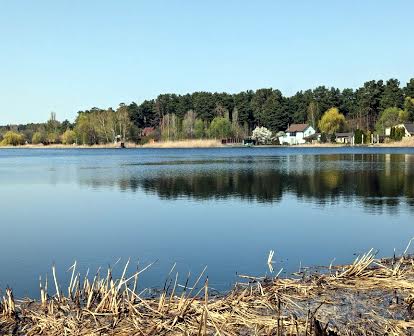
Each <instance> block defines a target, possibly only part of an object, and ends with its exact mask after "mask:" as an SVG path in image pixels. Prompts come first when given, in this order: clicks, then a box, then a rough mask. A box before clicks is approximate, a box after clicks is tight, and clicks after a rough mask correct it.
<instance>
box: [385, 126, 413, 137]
mask: <svg viewBox="0 0 414 336" xmlns="http://www.w3.org/2000/svg"><path fill="white" fill-rule="evenodd" d="M394 127H398V128H403V129H404V131H405V135H404V136H405V137H412V136H414V124H413V123H411V124H408V123H405V124H398V125H395V126H394ZM391 128H392V127H387V128H386V129H385V136H388V137H389V136H390V135H391Z"/></svg>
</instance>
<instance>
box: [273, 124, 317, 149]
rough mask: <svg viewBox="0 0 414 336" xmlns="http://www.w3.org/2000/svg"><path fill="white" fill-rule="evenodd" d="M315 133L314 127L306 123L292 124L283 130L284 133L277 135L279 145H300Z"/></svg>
mask: <svg viewBox="0 0 414 336" xmlns="http://www.w3.org/2000/svg"><path fill="white" fill-rule="evenodd" d="M315 133H316V131H315V129H314V128H313V127H312V126H310V125H308V124H292V125H290V126H289V127H288V129H287V130H286V131H285V135H284V136H281V137H279V142H280V144H281V145H283V144H284V143H288V144H289V145H300V144H304V143H306V138H307V137H309V136H311V135H313V134H315Z"/></svg>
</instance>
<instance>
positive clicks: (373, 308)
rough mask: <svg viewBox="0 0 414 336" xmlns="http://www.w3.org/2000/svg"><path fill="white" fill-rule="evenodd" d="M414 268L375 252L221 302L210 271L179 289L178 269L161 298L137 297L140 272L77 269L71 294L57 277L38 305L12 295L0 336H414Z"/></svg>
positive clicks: (246, 282) (263, 280)
mask: <svg viewBox="0 0 414 336" xmlns="http://www.w3.org/2000/svg"><path fill="white" fill-rule="evenodd" d="M407 248H408V246H407ZM413 263H414V259H413V258H412V257H410V256H409V255H407V254H406V253H404V254H403V255H402V256H400V257H394V258H391V259H376V258H375V253H374V252H373V251H372V250H370V251H368V252H367V253H365V254H363V255H360V256H358V258H357V259H356V260H355V261H354V263H352V264H350V265H345V266H337V267H335V266H332V265H329V266H326V267H324V268H318V269H317V270H315V269H313V270H312V269H311V270H310V269H307V268H303V269H299V270H298V273H296V274H295V276H294V277H289V278H280V277H278V276H276V277H275V276H273V277H272V276H270V277H254V276H247V275H240V278H239V282H238V283H237V284H236V285H235V286H234V287H233V289H232V290H230V291H229V292H228V293H227V294H224V295H217V293H215V291H214V289H213V290H212V288H211V286H210V285H209V282H210V281H214V279H209V278H208V277H207V276H206V269H204V270H203V271H202V272H201V274H200V275H198V276H196V277H195V278H194V279H193V280H191V281H187V283H185V285H184V287H182V284H180V283H178V282H177V279H178V277H177V276H175V275H174V272H175V270H174V268H173V269H172V270H171V271H170V274H169V275H168V277H167V278H166V280H165V285H164V288H163V290H161V291H160V292H159V293H158V294H157V295H155V296H153V295H151V294H150V292H149V290H143V291H137V284H138V282H139V277H140V276H141V275H142V273H143V272H145V269H146V268H145V267H144V266H141V269H139V270H138V271H136V272H135V273H133V274H132V275H129V274H128V263H127V264H126V265H125V267H124V271H123V273H122V276H121V277H120V278H119V279H114V278H113V277H112V273H111V270H110V269H109V270H108V271H104V272H102V273H100V272H99V271H98V273H96V275H95V276H94V277H93V279H90V278H88V277H85V278H83V277H82V276H80V275H77V273H76V272H77V269H76V264H74V265H73V266H72V268H71V269H70V270H69V271H70V273H69V274H71V277H70V282H69V284H68V286H67V287H64V286H61V285H60V284H59V282H58V276H57V275H56V274H57V273H56V270H55V268H53V269H52V274H53V277H52V280H53V283H50V284H49V289H48V288H47V283H45V282H42V281H41V282H40V300H32V299H24V300H16V299H15V298H14V296H13V293H12V291H11V290H10V289H7V290H6V292H5V295H4V298H3V301H0V313H1V314H0V334H1V335H16V336H23V335H28V336H32V335H45V336H49V335H50V336H52V335H53V336H56V335H67V336H78V335H102V336H104V335H108V336H109V335H112V336H117V335H119V336H127V335H174V336H175V335H183V334H184V335H252V336H253V335H263V336H264V335H295V336H299V335H305V336H310V335H312V336H313V335H315V336H329V335H331V336H332V335H364V336H365V335H409V334H410V335H411V332H412V331H413V329H414V321H413V311H412V307H413V304H414V294H413V292H414V269H413V267H412V265H413ZM149 266H150V265H149ZM127 274H128V275H127ZM68 276H69V275H68Z"/></svg>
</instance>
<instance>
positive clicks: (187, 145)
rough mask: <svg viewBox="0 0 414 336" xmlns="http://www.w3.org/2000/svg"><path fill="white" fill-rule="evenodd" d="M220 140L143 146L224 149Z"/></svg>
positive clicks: (155, 143) (147, 145)
mask: <svg viewBox="0 0 414 336" xmlns="http://www.w3.org/2000/svg"><path fill="white" fill-rule="evenodd" d="M222 146H223V145H222V144H221V142H220V141H219V140H215V139H196V140H177V141H160V142H153V143H148V144H145V145H143V146H142V147H147V148H210V147H222Z"/></svg>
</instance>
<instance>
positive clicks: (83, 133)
mask: <svg viewBox="0 0 414 336" xmlns="http://www.w3.org/2000/svg"><path fill="white" fill-rule="evenodd" d="M333 107H334V108H336V109H337V110H338V111H339V113H340V114H342V115H343V116H344V117H345V120H346V123H345V124H344V125H343V128H344V130H356V129H360V130H363V131H370V132H372V133H374V132H376V133H378V134H379V133H382V132H383V131H384V126H388V125H390V126H392V124H393V123H394V124H396V123H397V122H399V121H401V122H403V121H407V122H413V121H414V78H412V79H411V80H410V81H409V82H408V83H406V84H405V85H404V86H402V85H400V82H399V81H398V80H397V79H389V80H387V81H386V82H384V81H382V80H378V81H375V80H372V81H369V82H366V83H364V85H363V86H362V87H360V88H358V89H356V90H354V89H348V88H347V89H343V90H340V89H337V88H334V87H331V88H327V87H325V86H318V87H317V88H315V89H313V90H312V89H309V90H306V91H299V92H297V93H296V94H295V95H293V96H291V97H286V96H284V95H283V94H282V92H281V91H280V90H278V89H272V88H266V89H258V90H256V91H253V90H248V91H243V92H239V93H235V94H229V93H217V92H216V93H211V92H194V93H191V94H184V95H178V94H160V95H159V96H158V97H157V98H155V99H151V100H145V101H143V102H142V103H141V104H137V103H134V102H132V103H130V104H124V103H121V104H120V105H119V106H118V107H117V108H115V109H114V108H108V109H101V108H97V107H94V108H91V109H90V110H85V111H79V112H78V115H77V117H76V119H75V120H74V122H70V121H68V120H65V121H59V120H58V119H57V117H56V113H54V112H53V113H51V116H50V119H49V120H48V121H46V122H45V123H38V124H33V123H32V124H25V125H7V126H0V141H3V144H5V143H7V142H8V143H10V144H15V143H16V142H17V144H19V143H25V142H28V143H44V144H52V143H64V144H72V143H78V144H90V145H92V144H102V143H110V142H113V141H114V140H115V139H122V140H123V141H131V142H141V143H143V142H147V141H149V140H150V139H155V140H177V139H189V138H223V137H237V138H242V137H246V136H248V135H250V133H251V131H252V130H253V129H254V128H255V127H256V126H264V127H266V128H268V129H269V130H271V131H272V132H274V133H276V132H278V131H284V130H285V129H286V128H287V127H288V125H289V124H292V123H309V124H311V125H312V126H313V127H314V128H315V129H316V130H318V128H319V127H318V125H319V121H320V119H321V117H322V115H323V114H324V113H325V112H326V111H327V110H329V109H331V108H333Z"/></svg>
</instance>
